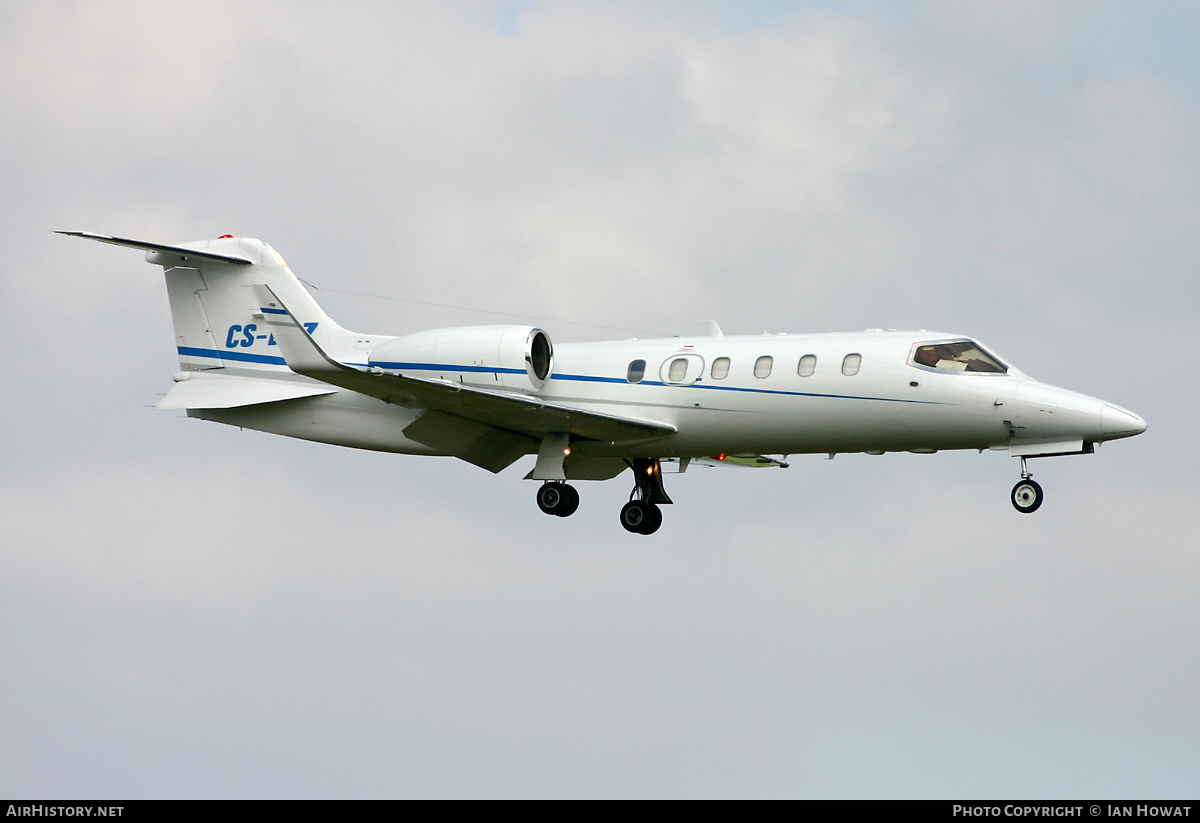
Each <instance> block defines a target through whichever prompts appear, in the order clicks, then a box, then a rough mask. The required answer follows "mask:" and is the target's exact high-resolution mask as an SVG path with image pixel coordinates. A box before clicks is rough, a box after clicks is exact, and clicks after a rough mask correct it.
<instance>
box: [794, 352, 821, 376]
mask: <svg viewBox="0 0 1200 823" xmlns="http://www.w3.org/2000/svg"><path fill="white" fill-rule="evenodd" d="M816 370H817V356H816V355H815V354H806V355H804V356H803V357H801V358H800V365H799V366H797V367H796V374H798V375H800V376H801V377H808V376H809V375H811V374H812V373H813V372H815V371H816Z"/></svg>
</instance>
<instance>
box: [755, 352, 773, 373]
mask: <svg viewBox="0 0 1200 823" xmlns="http://www.w3.org/2000/svg"><path fill="white" fill-rule="evenodd" d="M774 362H775V358H774V357H771V356H770V355H763V356H762V357H760V358H758V359H757V360H755V361H754V376H755V377H770V376H771V364H773V363H774Z"/></svg>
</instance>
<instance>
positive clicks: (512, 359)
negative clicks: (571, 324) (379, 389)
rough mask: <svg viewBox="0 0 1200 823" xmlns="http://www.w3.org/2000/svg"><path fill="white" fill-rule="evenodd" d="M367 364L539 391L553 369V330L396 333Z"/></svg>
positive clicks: (493, 328)
mask: <svg viewBox="0 0 1200 823" xmlns="http://www.w3.org/2000/svg"><path fill="white" fill-rule="evenodd" d="M367 362H368V364H369V365H372V366H378V367H379V368H381V369H387V370H389V371H398V372H408V373H411V374H414V375H417V376H421V377H440V378H442V379H445V380H454V381H456V382H462V383H464V384H466V385H471V386H478V387H480V388H499V387H503V388H506V389H515V390H517V391H525V392H530V391H537V390H538V389H540V388H541V387H542V386H544V385H546V381H547V380H549V379H550V375H551V374H552V373H553V372H554V346H553V345H552V344H551V342H550V335H548V334H546V332H544V331H542V330H541V329H538V328H534V327H532V326H466V327H463V328H456V329H432V330H430V331H422V332H416V333H415V334H407V335H405V336H403V337H397V338H395V339H394V340H388V341H387V342H385V343H380V344H379V345H378V346H375V347H374V348H372V349H371V353H370V355H369V356H368V358H367Z"/></svg>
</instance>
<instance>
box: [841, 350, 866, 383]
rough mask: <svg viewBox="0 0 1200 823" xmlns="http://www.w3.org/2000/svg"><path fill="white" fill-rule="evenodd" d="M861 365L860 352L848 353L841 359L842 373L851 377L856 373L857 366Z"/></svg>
mask: <svg viewBox="0 0 1200 823" xmlns="http://www.w3.org/2000/svg"><path fill="white" fill-rule="evenodd" d="M861 365H862V355H861V354H848V355H846V359H845V360H843V361H842V374H844V375H846V376H847V377H853V376H854V375H856V374H858V367H859V366H861Z"/></svg>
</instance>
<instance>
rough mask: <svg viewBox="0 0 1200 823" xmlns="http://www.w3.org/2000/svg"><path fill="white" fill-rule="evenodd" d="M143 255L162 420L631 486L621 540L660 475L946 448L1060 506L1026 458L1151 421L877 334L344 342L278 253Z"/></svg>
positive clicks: (503, 334) (1031, 499)
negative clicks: (1001, 463) (970, 454)
mask: <svg viewBox="0 0 1200 823" xmlns="http://www.w3.org/2000/svg"><path fill="white" fill-rule="evenodd" d="M60 233H61V234H68V235H71V236H73V237H83V238H86V239H89V240H98V241H100V242H102V243H112V244H115V245H118V246H130V247H132V248H136V249H142V250H144V251H146V252H147V254H146V260H147V261H149V262H150V263H154V264H156V265H160V266H162V267H163V269H164V271H165V273H166V280H167V294H168V296H169V298H170V304H171V317H172V320H173V322H174V325H175V337H176V345H177V348H178V351H179V361H180V371H179V372H178V373H177V374H176V375H175V386H174V387H173V388H172V389H171V391H170V392H168V393H167V395H166V397H164V398H163V400H162V401H161V402H159V403H158V405H157V408H160V409H186V410H187V414H188V416H189V417H198V418H201V419H203V420H213V421H216V422H219V423H227V424H229V425H232V426H238V427H241V428H247V429H256V430H259V431H264V432H272V433H274V434H282V435H286V436H288V437H298V438H301V439H304V440H315V441H318V442H322V443H333V444H335V445H340V446H352V447H355V448H360V449H374V450H377V451H386V452H400V453H404V454H423V455H442V456H446V455H450V456H454V457H457V458H460V459H462V460H465V461H467V462H468V463H473V464H474V465H476V466H479V467H481V468H484V469H487V470H488V471H491V472H499V471H500V470H501V469H504V468H506V467H507V466H509V465H511V464H512V463H513V462H515V461H516V460H518V459H520V458H521V457H523V456H525V455H531V454H536V455H537V461H536V463H535V464H534V467H533V470H532V471H531V472H530V473H529V474H528V476H527V477H528V478H530V479H533V480H540V481H542V484H541V486H540V487H539V488H538V492H537V503H538V506H539V507H540V508H541V510H542V511H543V512H546V513H547V514H551V515H558V516H560V517H566V516H568V515H570V514H572V513H574V511H575V509H576V508H577V507H578V505H579V494H578V492H577V491H576V490H575V488H574V487H573V486H571V485H568V484H567V482H566V481H568V480H608V479H610V478H613V477H616V476H617V475H618V474H620V473H622V472H623V471H625V470H626V469H630V470H632V473H633V481H634V483H633V491H632V492H631V494H630V500H629V502H628V503H626V504H625V506H624V507H623V508H622V509H621V525H622V526H624V527H625V529H627V530H628V531H630V532H634V533H638V534H651V533H653V532H655V531H656V530H657V529H658V527H659V526H660V525H661V524H662V512H661V510H660V509H659V506H661V505H663V504H667V503H670V502H671V499H670V498H669V497H668V496H667V493H666V491H665V489H664V488H663V479H662V475H663V465H664V464H666V465H667V466H668V467H672V468H674V469H675V471H676V472H682V471H685V470H686V469H687V468H688V466H689V465H700V464H722V463H733V464H740V465H750V466H764V467H768V466H776V467H784V468H786V467H787V465H788V464H787V457H788V456H789V455H792V454H806V453H825V454H829V455H830V456H831V457H832V456H833V455H835V454H838V453H840V452H866V453H868V454H883V453H884V452H897V451H909V452H918V453H922V454H926V453H932V452H936V451H938V450H941V449H978V450H980V451H983V450H985V449H991V450H997V451H1006V452H1008V453H1009V454H1010V455H1012V456H1014V457H1019V458H1021V480H1020V481H1019V482H1018V483H1017V484H1016V486H1014V487H1013V490H1012V495H1011V497H1012V503H1013V506H1015V507H1016V509H1017V511H1020V512H1024V513H1026V514H1028V513H1031V512H1033V511H1036V510H1037V509H1038V507H1039V506H1041V504H1042V499H1043V493H1042V489H1041V487H1040V486H1039V485H1038V484H1037V483H1036V482H1034V480H1033V479H1032V476H1031V474H1030V472H1029V471H1028V468H1027V466H1026V460H1027V459H1028V458H1032V457H1052V456H1057V455H1068V454H1090V453H1092V451H1093V449H1094V446H1095V444H1096V443H1099V442H1102V441H1106V440H1115V439H1118V438H1122V437H1131V436H1133V435H1135V434H1140V433H1141V432H1143V431H1145V430H1146V423H1145V421H1144V420H1142V418H1140V417H1138V416H1137V415H1136V414H1134V413H1133V412H1131V411H1128V410H1126V409H1123V408H1120V407H1119V406H1115V405H1113V404H1111V403H1106V402H1104V401H1103V400H1097V399H1095V398H1093V397H1087V396H1085V395H1082V394H1076V393H1075V392H1071V391H1067V390H1066V389H1060V388H1056V387H1054V386H1049V385H1046V384H1044V383H1039V382H1038V381H1036V380H1034V379H1033V378H1031V377H1028V376H1027V375H1025V374H1024V373H1023V372H1021V371H1019V370H1017V369H1016V368H1015V367H1013V366H1011V365H1009V364H1007V363H1005V362H1004V361H1003V360H1001V359H1000V358H999V357H996V356H995V355H994V354H992V353H991V352H990V351H989V350H988V349H987V348H985V347H984V346H982V345H981V344H979V343H978V342H976V341H975V340H972V339H970V338H967V337H963V336H961V335H956V334H940V333H933V332H924V331H922V332H909V331H893V330H887V331H882V330H871V331H866V332H858V333H849V334H799V335H766V334H764V335H755V336H747V337H733V336H729V337H726V336H723V335H722V334H721V333H720V330H719V329H718V328H717V327H716V324H713V332H712V335H711V336H703V337H695V338H688V337H671V338H665V339H658V340H616V341H610V342H603V343H575V344H564V345H561V346H553V345H551V342H550V336H549V335H548V334H546V332H545V331H543V330H541V329H538V328H533V327H530V326H467V327H463V328H452V329H436V330H433V331H422V332H416V333H415V334H408V335H403V336H400V337H388V336H382V335H372V334H356V333H354V332H350V331H347V330H346V329H343V328H342V327H341V326H339V325H337V324H336V323H335V322H333V320H331V319H330V318H329V316H328V315H327V314H326V313H325V312H324V311H323V310H322V309H321V307H320V306H319V305H318V304H317V302H316V300H314V299H313V297H312V295H311V294H309V292H308V290H307V289H305V288H304V286H303V285H302V284H301V283H300V281H299V280H297V279H296V277H295V275H293V274H292V272H291V270H290V269H289V268H288V266H287V264H286V263H285V262H284V260H283V258H282V257H280V255H279V254H278V253H277V252H276V251H275V250H274V249H273V248H271V247H270V246H268V245H267V244H266V243H263V242H262V241H260V240H253V239H249V238H237V237H230V236H228V235H227V236H224V237H221V238H218V239H216V240H207V241H200V242H194V243H184V244H181V245H178V246H164V245H160V244H157V243H144V242H141V241H137V240H125V239H121V238H117V237H108V236H106V235H99V234H92V233H89V232H60Z"/></svg>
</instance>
